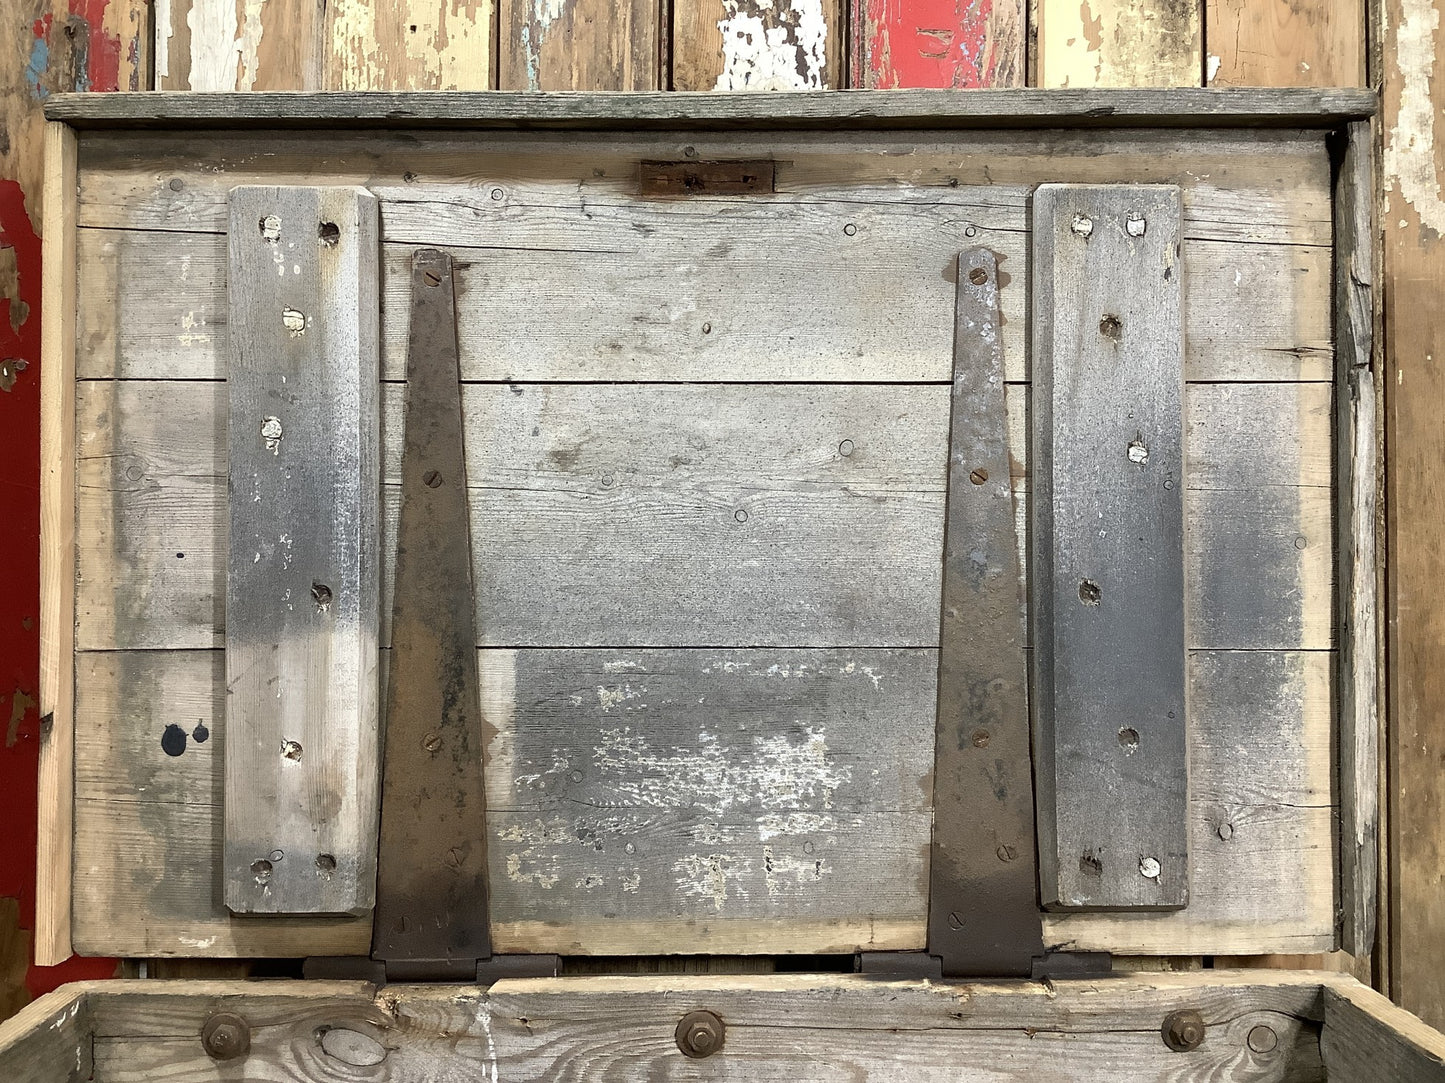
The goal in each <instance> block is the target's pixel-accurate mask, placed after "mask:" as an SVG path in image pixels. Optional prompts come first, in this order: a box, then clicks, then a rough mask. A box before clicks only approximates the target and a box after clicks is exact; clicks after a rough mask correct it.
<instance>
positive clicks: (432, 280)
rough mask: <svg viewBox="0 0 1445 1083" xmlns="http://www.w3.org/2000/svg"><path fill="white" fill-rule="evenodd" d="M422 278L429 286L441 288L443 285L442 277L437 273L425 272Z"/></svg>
mask: <svg viewBox="0 0 1445 1083" xmlns="http://www.w3.org/2000/svg"><path fill="white" fill-rule="evenodd" d="M421 277H422V281H423V282H425V283H426V284H427V285H428V286H440V285H441V284H442V276H441V275H440V274H438V273H437V272H436V271H423V272H422V273H421Z"/></svg>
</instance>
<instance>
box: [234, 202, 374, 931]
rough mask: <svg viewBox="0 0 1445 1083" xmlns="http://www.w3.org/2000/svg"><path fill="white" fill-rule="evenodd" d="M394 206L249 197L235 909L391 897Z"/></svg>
mask: <svg viewBox="0 0 1445 1083" xmlns="http://www.w3.org/2000/svg"><path fill="white" fill-rule="evenodd" d="M377 232H378V218H377V203H376V199H375V197H374V196H372V195H371V194H370V193H369V192H367V191H365V190H364V189H359V188H348V187H340V186H338V187H326V188H318V187H284V188H275V187H241V188H236V189H234V190H233V191H232V192H231V229H230V234H229V242H230V243H229V248H230V274H229V302H230V303H229V306H228V315H227V331H228V334H227V338H228V341H229V354H230V370H229V371H230V378H229V379H228V380H227V382H226V391H227V402H226V417H227V419H229V423H228V425H227V428H228V452H227V454H228V460H227V469H228V476H227V492H228V493H229V494H230V499H229V500H228V502H227V503H228V506H229V519H230V521H229V524H228V531H227V536H228V539H229V553H228V559H227V561H226V592H225V599H226V601H225V605H226V631H225V649H226V687H227V690H228V693H229V695H228V698H227V700H226V707H227V711H228V712H229V713H230V716H231V718H232V719H233V721H237V722H239V723H240V725H238V726H236V727H234V728H235V729H237V730H238V731H242V730H243V731H244V732H246V734H247V739H246V740H245V741H233V742H232V743H231V744H230V746H229V747H228V750H227V752H228V754H227V757H226V781H227V786H228V791H227V793H228V796H227V800H226V848H225V860H224V864H223V866H222V870H221V877H222V882H223V884H224V886H225V898H226V905H227V906H229V907H230V908H231V909H232V910H234V911H236V912H237V913H256V914H275V913H349V912H355V911H359V910H364V909H369V908H370V907H371V905H372V902H373V899H374V897H375V884H376V824H377V810H378V804H379V777H378V776H379V771H378V760H379V757H380V752H379V749H378V737H377V720H378V717H379V715H380V704H379V696H378V689H377V678H376V665H377V662H376V651H377V626H378V622H379V613H378V592H379V587H380V561H379V559H378V558H379V554H378V552H377V547H378V542H379V540H380V530H379V526H378V519H379V514H378V512H379V508H378V504H379V500H380V494H379V487H380V486H379V482H380V437H379V433H378V429H379V403H378V397H379V390H378V366H379V354H380V350H379V345H378V341H377V322H378V301H379V298H378V296H377V290H378V283H377V281H376V259H377V251H378V245H377Z"/></svg>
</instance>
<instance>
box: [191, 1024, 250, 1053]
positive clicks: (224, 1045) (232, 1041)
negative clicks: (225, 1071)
mask: <svg viewBox="0 0 1445 1083" xmlns="http://www.w3.org/2000/svg"><path fill="white" fill-rule="evenodd" d="M201 1044H202V1045H203V1046H205V1047H206V1052H207V1053H208V1054H210V1055H211V1056H212V1057H213V1058H215V1059H216V1060H235V1059H236V1058H237V1057H244V1056H245V1055H246V1054H247V1053H249V1052H250V1051H251V1028H250V1027H249V1026H248V1025H247V1024H246V1020H244V1019H242V1018H241V1017H240V1016H239V1015H234V1014H232V1013H231V1012H217V1013H216V1014H215V1015H213V1016H211V1017H209V1018H208V1019H207V1020H206V1021H205V1022H204V1023H202V1024H201Z"/></svg>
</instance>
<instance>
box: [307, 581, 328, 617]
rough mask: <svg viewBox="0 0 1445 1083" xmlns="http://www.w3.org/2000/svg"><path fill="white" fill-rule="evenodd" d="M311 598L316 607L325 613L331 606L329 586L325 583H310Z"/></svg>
mask: <svg viewBox="0 0 1445 1083" xmlns="http://www.w3.org/2000/svg"><path fill="white" fill-rule="evenodd" d="M311 600H312V601H313V602H315V603H316V608H317V609H319V610H321V612H323V613H325V612H326V611H327V610H329V609H330V608H331V588H330V587H328V586H327V585H326V584H325V583H312V584H311Z"/></svg>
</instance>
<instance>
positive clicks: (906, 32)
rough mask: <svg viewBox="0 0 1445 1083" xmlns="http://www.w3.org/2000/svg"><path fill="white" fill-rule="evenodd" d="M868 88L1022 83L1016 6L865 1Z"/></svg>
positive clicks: (981, 0) (951, 0)
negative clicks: (866, 4)
mask: <svg viewBox="0 0 1445 1083" xmlns="http://www.w3.org/2000/svg"><path fill="white" fill-rule="evenodd" d="M866 18H867V26H866V30H865V34H866V52H867V59H866V65H865V67H866V77H867V85H868V86H869V87H873V88H878V89H894V88H898V87H952V88H954V89H956V90H965V89H974V88H977V87H1000V86H1013V85H1017V84H1018V83H1020V82H1021V81H1022V79H1021V75H1022V71H1021V67H1022V54H1023V49H1022V39H1023V35H1022V22H1023V20H1022V17H1021V14H1020V9H1019V6H1018V4H1017V2H1016V0H1000V2H998V3H995V0H868V6H867V14H866Z"/></svg>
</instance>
